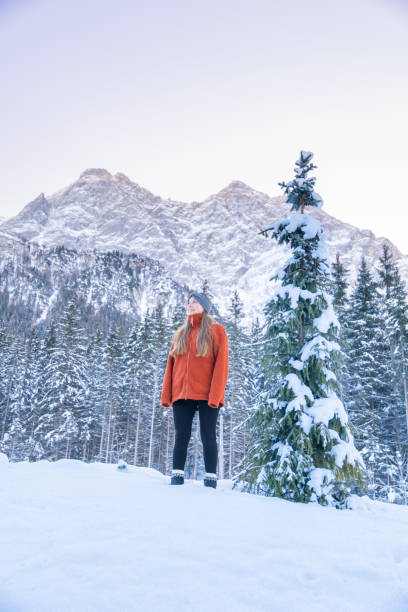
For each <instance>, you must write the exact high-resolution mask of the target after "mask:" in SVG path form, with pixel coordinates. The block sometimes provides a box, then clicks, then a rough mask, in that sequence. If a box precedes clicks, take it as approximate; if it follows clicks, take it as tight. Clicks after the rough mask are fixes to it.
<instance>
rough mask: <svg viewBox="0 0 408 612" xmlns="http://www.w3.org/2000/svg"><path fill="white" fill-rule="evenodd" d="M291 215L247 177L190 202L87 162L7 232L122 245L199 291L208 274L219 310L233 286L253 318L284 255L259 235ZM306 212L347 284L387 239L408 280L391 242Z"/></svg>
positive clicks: (53, 241) (86, 245) (78, 244)
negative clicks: (346, 275) (165, 196)
mask: <svg viewBox="0 0 408 612" xmlns="http://www.w3.org/2000/svg"><path fill="white" fill-rule="evenodd" d="M290 214H291V212H290V206H289V205H288V204H286V203H285V198H284V196H277V197H273V198H271V197H269V196H268V195H266V194H264V193H261V192H259V191H256V190H254V189H252V188H251V187H249V186H248V185H246V184H245V183H243V182H241V181H232V182H231V183H230V184H229V185H228V186H227V187H225V188H224V189H222V190H221V191H219V192H218V193H216V194H214V195H211V196H210V197H208V198H207V199H206V200H204V201H203V202H196V201H194V202H190V203H185V202H179V201H175V200H171V199H166V200H165V199H162V198H160V197H159V196H155V195H154V194H153V193H151V192H149V191H148V190H146V189H143V188H142V187H140V186H139V185H137V184H136V183H133V182H132V181H131V180H130V179H129V178H128V177H126V176H125V175H124V174H122V173H116V174H114V175H112V174H110V173H109V172H108V171H107V170H104V169H100V168H91V169H88V170H85V171H84V172H83V173H82V174H81V175H80V177H79V179H78V180H77V181H75V182H74V183H72V184H71V185H69V186H68V187H66V188H64V189H62V190H60V191H58V192H56V193H54V194H53V195H51V196H48V197H46V196H45V195H44V193H41V194H40V195H39V196H38V197H37V198H36V199H35V200H33V201H32V202H30V203H29V204H27V206H25V207H24V209H23V210H22V211H21V212H20V213H19V214H18V215H16V216H15V217H13V218H11V219H8V220H7V221H5V222H3V223H2V225H1V229H2V231H5V230H6V231H9V232H13V233H14V234H17V235H18V236H20V237H24V238H26V239H28V240H32V241H35V242H37V243H40V244H43V245H44V246H57V245H64V246H66V247H68V248H75V249H77V250H88V249H96V250H103V251H107V250H119V251H122V252H125V253H129V252H135V253H138V254H140V255H145V256H148V257H150V258H153V259H157V260H159V261H160V262H161V263H162V264H163V265H164V266H165V267H166V268H167V270H168V272H169V275H170V276H171V277H172V278H173V279H174V280H175V281H176V282H177V283H180V284H185V285H187V286H189V287H191V288H196V289H198V288H200V287H201V285H202V282H203V280H204V279H207V280H208V282H209V285H210V288H211V290H212V292H213V294H214V296H216V299H217V303H218V304H219V305H220V307H221V311H225V310H226V308H227V306H228V304H229V300H230V298H231V295H232V293H233V291H234V290H235V289H237V290H238V292H239V293H240V295H241V298H242V299H243V300H244V304H245V307H246V311H247V314H248V317H249V318H253V317H254V316H257V315H258V316H259V315H260V311H259V309H260V307H261V306H262V305H263V304H264V303H265V302H266V300H267V299H268V298H269V297H270V295H271V293H272V290H273V285H274V283H272V282H269V279H270V277H271V275H272V274H273V273H274V272H275V270H276V268H277V267H278V266H280V265H282V264H283V263H284V261H285V259H286V257H287V254H288V252H287V251H286V247H281V246H278V245H277V244H276V242H275V241H273V240H272V239H271V238H265V237H264V236H263V235H261V234H259V232H260V230H261V229H264V228H265V227H268V226H269V225H270V224H271V223H273V222H275V221H278V220H279V219H282V218H286V217H288V216H290ZM310 214H311V215H313V216H315V217H316V218H318V219H319V220H320V221H321V223H322V224H323V227H324V229H325V232H326V241H327V247H328V251H329V254H330V257H331V260H332V261H334V260H335V256H336V253H339V255H340V258H341V261H342V262H343V263H344V264H345V265H346V266H347V267H349V269H350V278H349V280H350V281H351V282H354V280H355V278H356V275H357V267H358V264H359V261H360V258H361V255H365V256H366V257H367V260H368V261H369V263H371V264H373V263H374V262H375V261H376V260H377V259H378V257H379V256H380V254H381V245H382V243H383V242H387V244H389V246H390V248H391V250H392V252H393V253H394V256H395V257H396V259H398V260H399V263H400V270H401V275H402V277H403V278H404V279H405V280H406V281H408V257H407V256H402V255H401V253H400V252H399V251H398V249H397V248H396V247H394V245H392V243H390V241H389V240H387V239H385V238H376V237H375V236H374V234H373V233H372V232H370V231H369V230H360V229H358V228H356V227H353V226H351V225H348V224H346V223H343V222H341V221H339V220H338V219H335V218H334V217H331V216H330V215H328V214H326V213H325V212H324V210H317V209H316V210H313V211H311V212H310ZM260 316H261V319H262V315H260Z"/></svg>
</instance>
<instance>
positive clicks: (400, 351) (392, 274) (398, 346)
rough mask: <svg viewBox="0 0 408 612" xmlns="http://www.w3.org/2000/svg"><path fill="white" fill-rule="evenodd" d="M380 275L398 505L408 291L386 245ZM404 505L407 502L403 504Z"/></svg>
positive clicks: (406, 484) (405, 448)
mask: <svg viewBox="0 0 408 612" xmlns="http://www.w3.org/2000/svg"><path fill="white" fill-rule="evenodd" d="M377 272H378V275H379V277H380V283H379V284H380V290H381V292H382V300H383V310H384V314H385V321H384V324H385V333H386V335H387V338H388V340H389V348H390V355H389V362H390V364H391V368H390V372H391V377H392V380H391V384H392V397H391V402H392V409H391V412H390V414H389V421H388V423H386V424H385V425H386V427H387V434H388V436H387V437H388V439H389V445H390V447H391V453H392V456H393V457H392V461H391V465H390V466H389V473H390V474H391V483H390V484H391V487H393V488H394V490H395V493H396V496H395V500H396V501H401V500H405V499H406V496H407V491H408V471H407V472H406V474H405V478H404V470H403V466H404V465H405V466H406V465H407V463H408V390H407V369H408V303H407V290H406V287H405V284H404V282H403V281H402V279H401V276H400V272H399V269H398V265H397V262H396V261H395V259H394V256H393V254H392V251H391V249H390V247H389V245H388V244H387V243H385V242H384V243H383V251H382V255H381V257H380V258H379V263H378V265H377ZM403 503H405V502H403Z"/></svg>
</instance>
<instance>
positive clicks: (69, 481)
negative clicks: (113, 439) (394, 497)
mask: <svg viewBox="0 0 408 612" xmlns="http://www.w3.org/2000/svg"><path fill="white" fill-rule="evenodd" d="M169 481H170V477H169V476H164V475H162V474H161V473H159V472H157V471H156V470H154V469H149V468H141V467H133V466H129V467H128V470H127V471H123V472H120V471H118V470H117V469H116V467H115V466H114V465H106V464H101V463H91V464H86V463H82V462H80V461H75V460H64V459H63V460H60V461H57V462H55V463H51V462H48V461H38V462H36V463H29V462H21V463H8V461H7V458H6V457H5V455H0V500H1V521H0V542H1V555H0V576H1V581H0V609H1V611H2V612H56V611H58V612H112V611H114V610H115V611H116V610H120V611H121V612H142V611H143V612H144V611H148V612H192V611H194V612H208V611H209V610H211V612H272V611H273V612H300V611H302V612H407V610H408V581H407V576H408V508H407V507H406V506H397V505H394V504H386V503H383V502H375V501H372V500H370V499H369V498H368V497H363V498H357V497H353V500H354V509H353V510H336V509H334V508H323V507H321V506H318V505H307V504H300V503H299V504H295V503H293V502H288V501H285V500H281V499H278V498H270V497H261V496H256V495H251V494H249V493H241V492H239V491H237V490H232V488H231V485H232V483H231V481H229V480H222V481H219V482H218V487H217V489H211V488H207V487H204V486H203V482H202V481H201V480H200V481H194V480H187V481H186V482H185V484H184V485H182V486H170V484H169Z"/></svg>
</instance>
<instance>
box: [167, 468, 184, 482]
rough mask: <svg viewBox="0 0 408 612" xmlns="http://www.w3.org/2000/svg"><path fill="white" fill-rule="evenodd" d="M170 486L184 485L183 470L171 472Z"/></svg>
mask: <svg viewBox="0 0 408 612" xmlns="http://www.w3.org/2000/svg"><path fill="white" fill-rule="evenodd" d="M170 484H172V485H173V484H174V485H178V484H184V470H172V472H171V483H170Z"/></svg>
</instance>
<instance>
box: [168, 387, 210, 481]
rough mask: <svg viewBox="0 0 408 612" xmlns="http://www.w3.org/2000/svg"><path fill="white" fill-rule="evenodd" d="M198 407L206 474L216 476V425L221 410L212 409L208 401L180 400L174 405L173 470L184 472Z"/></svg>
mask: <svg viewBox="0 0 408 612" xmlns="http://www.w3.org/2000/svg"><path fill="white" fill-rule="evenodd" d="M197 406H198V414H199V417H200V434H201V441H202V443H203V451H204V465H205V470H206V472H210V473H212V474H216V470H217V437H216V431H215V428H216V425H217V418H218V414H219V412H220V409H219V408H211V406H209V405H208V402H207V401H206V400H193V399H179V400H176V401H175V402H174V403H173V418H174V427H175V430H176V435H175V440H174V449H173V470H184V464H185V462H186V458H187V448H188V443H189V441H190V437H191V427H192V424H193V418H194V414H195V411H196V407H197Z"/></svg>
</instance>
